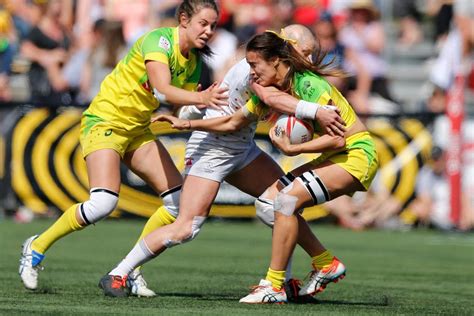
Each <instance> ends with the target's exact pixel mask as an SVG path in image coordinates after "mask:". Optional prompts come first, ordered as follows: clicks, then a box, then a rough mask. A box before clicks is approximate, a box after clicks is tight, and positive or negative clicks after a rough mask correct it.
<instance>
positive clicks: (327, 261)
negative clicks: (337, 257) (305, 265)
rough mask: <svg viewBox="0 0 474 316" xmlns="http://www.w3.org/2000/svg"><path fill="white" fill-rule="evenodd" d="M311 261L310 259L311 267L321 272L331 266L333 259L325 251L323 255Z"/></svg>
mask: <svg viewBox="0 0 474 316" xmlns="http://www.w3.org/2000/svg"><path fill="white" fill-rule="evenodd" d="M311 259H312V264H313V267H314V268H316V269H318V270H321V269H324V268H327V267H328V266H329V265H331V263H332V260H333V259H334V256H333V255H332V254H331V252H330V251H329V250H326V251H324V252H323V253H321V254H319V255H317V256H314V257H312V258H311Z"/></svg>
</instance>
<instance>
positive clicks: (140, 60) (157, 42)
mask: <svg viewBox="0 0 474 316" xmlns="http://www.w3.org/2000/svg"><path fill="white" fill-rule="evenodd" d="M148 60H150V61H158V62H161V63H164V64H167V65H168V66H169V69H170V71H171V84H172V85H173V86H175V87H178V88H183V89H186V90H189V91H192V90H195V89H196V87H197V84H198V81H199V77H200V74H201V62H202V61H201V58H200V57H199V56H198V55H197V52H196V51H195V50H191V51H190V52H189V56H188V58H185V57H184V56H183V55H181V52H180V50H179V33H178V28H177V27H176V28H158V29H155V30H153V31H151V32H148V33H147V34H145V35H143V36H142V37H140V38H139V39H138V40H137V41H136V43H135V44H134V45H133V47H132V48H131V49H130V51H129V52H128V55H127V56H125V57H124V58H123V59H122V60H121V61H120V62H119V63H118V64H117V66H116V67H115V69H114V70H113V71H112V72H111V73H110V74H109V75H108V76H107V77H106V78H105V79H104V81H103V82H102V84H101V86H100V92H99V93H98V94H97V96H96V97H95V98H94V100H93V101H92V103H91V105H90V106H89V108H88V109H87V111H86V113H85V114H86V115H91V116H97V117H98V119H99V120H104V121H107V122H110V123H111V124H114V125H117V126H120V127H122V128H124V129H126V130H133V129H135V128H143V127H146V126H148V125H149V124H150V118H151V114H152V112H153V111H154V110H156V109H157V108H158V106H159V102H158V100H157V99H156V98H155V97H154V95H153V87H151V86H150V82H149V81H148V75H147V72H146V68H145V62H146V61H148Z"/></svg>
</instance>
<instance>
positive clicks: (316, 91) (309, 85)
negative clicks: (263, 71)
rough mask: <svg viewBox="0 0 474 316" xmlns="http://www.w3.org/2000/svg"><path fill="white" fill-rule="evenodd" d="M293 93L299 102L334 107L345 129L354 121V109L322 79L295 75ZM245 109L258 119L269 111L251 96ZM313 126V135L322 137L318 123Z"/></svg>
mask: <svg viewBox="0 0 474 316" xmlns="http://www.w3.org/2000/svg"><path fill="white" fill-rule="evenodd" d="M293 93H294V95H295V96H296V97H297V98H299V99H301V100H305V101H309V102H315V103H318V104H321V105H333V106H336V107H337V108H338V109H339V111H340V113H341V117H342V119H343V120H344V121H345V122H346V128H347V129H349V128H350V127H351V126H352V125H353V124H354V123H355V121H356V114H355V112H354V109H353V108H352V107H351V106H350V104H349V102H347V100H346V98H344V96H343V95H342V94H341V93H340V92H339V91H338V90H337V89H336V87H334V86H333V85H331V84H329V83H328V82H327V81H326V79H324V78H323V77H321V76H318V75H316V74H314V73H312V72H310V71H306V72H304V73H296V74H295V76H294V80H293ZM245 107H246V110H247V112H249V113H251V114H253V115H256V116H258V117H259V118H263V117H265V116H266V115H267V113H268V111H269V109H270V108H269V107H268V106H266V105H265V104H264V103H263V102H260V99H259V98H258V97H257V96H256V95H252V97H251V98H250V100H249V101H248V102H247V104H246V105H245ZM313 124H314V131H315V134H317V135H322V134H323V131H322V129H321V128H320V126H319V125H318V122H316V121H314V122H313Z"/></svg>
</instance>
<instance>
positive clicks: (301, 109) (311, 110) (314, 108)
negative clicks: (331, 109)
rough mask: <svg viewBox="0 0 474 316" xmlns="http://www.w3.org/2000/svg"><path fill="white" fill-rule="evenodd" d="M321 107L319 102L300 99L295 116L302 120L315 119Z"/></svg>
mask: <svg viewBox="0 0 474 316" xmlns="http://www.w3.org/2000/svg"><path fill="white" fill-rule="evenodd" d="M320 107H321V106H320V105H319V104H317V103H313V102H308V101H304V100H299V101H298V103H297V104H296V110H295V117H296V118H298V119H300V120H304V119H310V120H314V119H315V118H316V113H317V112H318V109H319V108H320Z"/></svg>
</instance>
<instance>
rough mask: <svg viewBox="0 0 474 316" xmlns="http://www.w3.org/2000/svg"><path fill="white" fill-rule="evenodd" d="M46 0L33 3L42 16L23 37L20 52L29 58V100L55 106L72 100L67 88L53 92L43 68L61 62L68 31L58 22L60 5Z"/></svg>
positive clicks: (64, 60) (66, 55) (61, 9)
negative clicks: (24, 37)
mask: <svg viewBox="0 0 474 316" xmlns="http://www.w3.org/2000/svg"><path fill="white" fill-rule="evenodd" d="M65 3H66V2H62V1H60V0H50V1H48V2H47V3H39V4H37V6H38V8H39V9H40V10H41V12H42V15H41V18H40V21H39V23H38V25H36V26H34V27H33V28H32V29H31V31H30V33H29V35H28V37H27V39H26V40H25V41H24V42H23V43H22V45H21V48H20V51H21V54H22V55H23V56H24V57H26V58H28V59H29V60H31V61H32V64H31V67H30V70H29V72H28V81H29V85H30V92H31V101H32V102H34V103H40V105H48V106H59V105H62V104H70V103H71V101H72V98H71V95H70V93H69V91H57V90H55V89H54V88H53V86H52V84H51V81H50V80H49V78H48V73H47V70H46V68H48V67H50V66H51V65H54V64H56V65H64V64H65V62H66V61H67V58H68V50H69V48H70V45H71V38H70V34H69V32H68V30H67V27H66V25H64V22H63V21H62V14H63V12H64V8H63V6H64V4H65Z"/></svg>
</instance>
